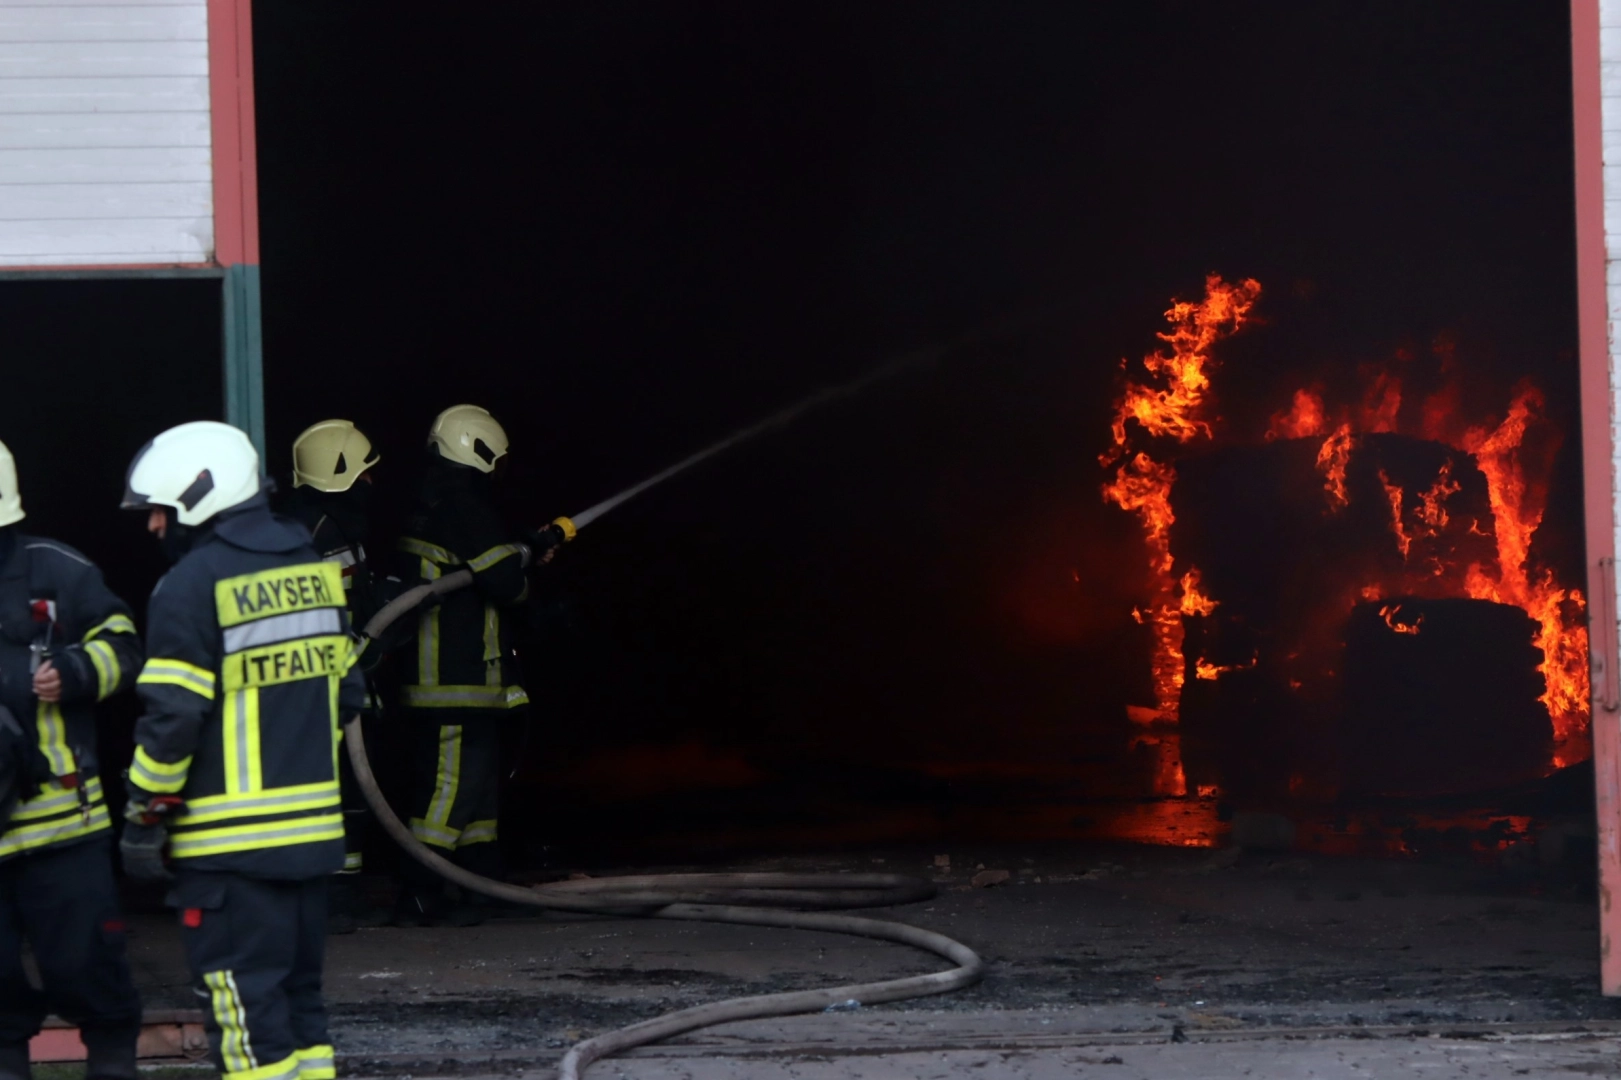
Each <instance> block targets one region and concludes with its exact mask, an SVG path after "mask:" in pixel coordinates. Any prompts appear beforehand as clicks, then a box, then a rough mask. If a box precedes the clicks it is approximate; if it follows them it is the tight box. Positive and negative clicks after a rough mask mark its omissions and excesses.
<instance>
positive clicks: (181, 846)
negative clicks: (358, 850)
mask: <svg viewBox="0 0 1621 1080" xmlns="http://www.w3.org/2000/svg"><path fill="white" fill-rule="evenodd" d="M342 839H343V815H342V814H322V815H320V816H318V817H301V818H293V819H292V820H291V821H273V822H268V823H266V824H263V825H228V826H226V827H224V828H220V829H197V830H186V831H184V832H181V831H179V830H176V831H175V833H174V834H173V835H172V836H171V837H170V839H169V854H170V855H171V856H173V857H174V858H176V859H192V858H198V857H200V856H203V855H226V854H229V853H231V852H233V851H256V850H258V849H260V848H273V847H287V846H289V845H291V844H315V843H320V842H322V841H326V840H339V841H341V840H342Z"/></svg>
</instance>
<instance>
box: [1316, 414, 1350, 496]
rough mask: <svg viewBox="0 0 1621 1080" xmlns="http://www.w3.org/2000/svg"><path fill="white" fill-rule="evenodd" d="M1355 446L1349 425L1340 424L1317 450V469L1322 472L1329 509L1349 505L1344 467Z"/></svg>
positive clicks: (1348, 461)
mask: <svg viewBox="0 0 1621 1080" xmlns="http://www.w3.org/2000/svg"><path fill="white" fill-rule="evenodd" d="M1355 446H1356V439H1355V438H1354V437H1352V435H1351V425H1350V424H1341V425H1340V426H1339V427H1338V428H1337V429H1335V431H1334V434H1332V435H1330V436H1329V437H1328V438H1326V439H1324V440H1323V446H1322V449H1320V450H1318V451H1317V470H1318V471H1319V472H1321V473H1322V474H1323V490H1324V491H1326V492H1328V505H1329V509H1331V510H1343V509H1344V508H1345V507H1346V506H1348V505H1350V502H1351V496H1350V494H1349V493H1348V492H1347V491H1346V488H1345V467H1346V465H1348V464H1349V463H1350V461H1351V450H1352V449H1353V448H1354V447H1355Z"/></svg>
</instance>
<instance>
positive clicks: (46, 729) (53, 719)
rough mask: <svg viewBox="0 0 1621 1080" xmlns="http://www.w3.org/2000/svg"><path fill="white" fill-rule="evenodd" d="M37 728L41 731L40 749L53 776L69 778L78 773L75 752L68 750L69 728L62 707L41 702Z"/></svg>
mask: <svg viewBox="0 0 1621 1080" xmlns="http://www.w3.org/2000/svg"><path fill="white" fill-rule="evenodd" d="M35 727H37V728H38V729H39V748H40V751H41V752H42V753H44V755H45V761H46V762H47V763H48V764H49V765H50V767H51V775H52V776H67V775H69V774H71V773H74V772H77V771H78V769H79V766H78V764H77V763H76V762H75V761H74V760H73V751H72V750H70V749H68V727H67V722H66V721H65V720H63V718H62V706H60V705H55V704H52V703H51V702H49V701H42V702H40V703H39V710H38V712H37V713H36V714H35Z"/></svg>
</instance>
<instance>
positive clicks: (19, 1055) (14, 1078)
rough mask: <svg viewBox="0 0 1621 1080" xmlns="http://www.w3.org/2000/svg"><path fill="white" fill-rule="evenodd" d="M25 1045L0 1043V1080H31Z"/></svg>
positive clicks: (26, 1046) (31, 1074)
mask: <svg viewBox="0 0 1621 1080" xmlns="http://www.w3.org/2000/svg"><path fill="white" fill-rule="evenodd" d="M33 1075H34V1074H33V1073H32V1072H31V1071H30V1070H29V1068H28V1044H27V1043H25V1042H24V1043H0V1080H32V1077H33Z"/></svg>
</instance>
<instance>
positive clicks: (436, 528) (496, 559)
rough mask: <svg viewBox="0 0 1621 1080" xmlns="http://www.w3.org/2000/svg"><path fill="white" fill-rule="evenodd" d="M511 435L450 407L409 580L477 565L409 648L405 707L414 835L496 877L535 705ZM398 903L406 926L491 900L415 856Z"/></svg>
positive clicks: (472, 410)
mask: <svg viewBox="0 0 1621 1080" xmlns="http://www.w3.org/2000/svg"><path fill="white" fill-rule="evenodd" d="M506 452H507V435H506V432H505V431H504V430H502V427H501V425H500V424H499V423H497V422H496V419H495V418H494V417H493V416H491V415H490V414H489V413H488V412H486V411H485V410H484V409H481V408H479V407H477V406H476V405H456V406H453V407H451V408H449V409H446V410H445V411H444V412H442V413H440V414H439V416H438V418H437V419H436V420H435V421H434V424H433V428H432V430H431V431H430V432H429V433H428V462H427V469H426V474H425V476H424V478H423V482H422V489H421V492H420V493H419V496H418V500H417V505H416V508H415V510H414V512H413V514H412V517H411V520H410V523H409V526H408V529H407V534H406V536H405V537H404V538H402V539H401V540H400V542H399V558H400V559H401V566H400V573H399V576H400V577H401V578H402V579H404V580H406V581H415V582H423V581H432V580H434V579H435V578H438V577H442V576H443V575H445V574H447V573H451V572H454V571H456V570H459V569H461V568H463V567H466V568H468V569H470V570H472V572H473V585H472V586H471V587H470V588H465V589H460V590H457V591H455V592H452V593H450V594H448V595H447V596H446V598H445V600H444V603H443V604H442V605H440V606H438V607H435V608H430V609H428V610H427V611H425V612H423V613H422V615H421V616H420V617H419V619H418V622H417V634H416V642H415V645H414V647H412V648H410V649H406V650H404V653H405V656H404V661H405V663H404V667H405V670H404V672H403V673H402V682H403V684H404V685H403V686H402V687H401V695H400V703H401V704H402V705H403V706H404V708H405V715H406V718H407V721H408V723H409V726H410V737H411V740H412V790H411V793H410V804H409V805H410V825H411V832H412V835H414V836H415V837H416V838H417V839H418V840H421V841H422V842H423V843H424V844H427V845H428V846H429V847H431V848H434V849H436V850H438V851H439V852H440V853H441V854H444V855H446V856H448V857H451V858H454V859H455V861H456V862H458V863H460V864H461V865H462V866H464V867H466V868H467V869H469V870H471V871H473V872H474V873H479V874H483V875H485V876H486V877H491V876H497V875H498V874H499V873H500V869H501V862H500V855H499V849H498V843H497V842H498V832H497V824H496V823H497V799H498V790H497V789H498V781H499V778H500V746H501V733H502V729H503V724H504V722H505V721H506V720H507V718H509V717H511V716H512V715H513V714H514V711H515V710H518V709H521V708H522V707H523V706H525V705H526V704H527V703H528V701H529V696H528V694H526V693H525V692H524V688H523V686H522V685H520V683H519V679H518V673H517V665H516V661H515V658H514V656H513V652H512V644H511V625H510V624H511V621H512V618H513V616H514V615H516V612H515V611H514V609H515V608H517V607H518V606H519V605H521V604H523V602H524V600H525V597H526V596H527V595H528V591H529V585H528V579H527V576H526V573H525V569H526V567H527V565H528V563H529V559H530V553H531V549H530V547H529V545H527V544H524V543H522V542H521V541H520V540H519V538H518V537H517V536H516V535H515V534H514V532H513V531H512V530H511V529H509V528H508V527H507V526H506V525H505V523H503V521H502V520H501V516H500V515H499V514H498V513H497V511H496V509H495V506H494V504H493V502H492V499H491V492H490V486H491V479H492V474H493V473H494V471H495V465H496V462H497V461H499V460H500V459H501V458H502V457H503V456H504V455H505V454H506ZM406 872H407V875H408V877H407V881H406V887H405V889H403V890H402V892H401V895H400V898H399V902H398V903H397V905H396V906H395V912H394V916H395V922H396V924H398V925H407V926H414V925H423V924H429V923H441V922H447V923H451V924H455V925H471V924H474V923H477V922H481V921H482V919H483V914H484V911H485V910H486V909H487V908H488V905H484V904H482V903H478V904H477V906H457V905H454V904H453V903H452V902H451V901H450V900H449V898H448V897H447V896H446V895H445V892H444V888H443V886H442V884H440V883H439V881H438V880H437V879H436V878H433V877H432V876H431V875H429V874H428V873H427V872H426V871H424V870H422V869H421V868H419V867H418V866H417V865H416V864H415V863H411V864H408V866H407V871H406Z"/></svg>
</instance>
